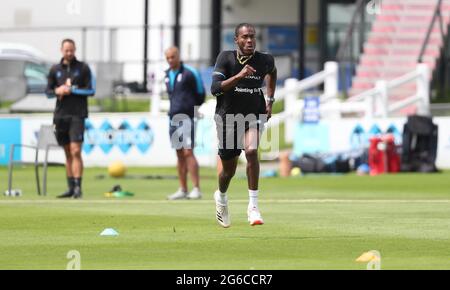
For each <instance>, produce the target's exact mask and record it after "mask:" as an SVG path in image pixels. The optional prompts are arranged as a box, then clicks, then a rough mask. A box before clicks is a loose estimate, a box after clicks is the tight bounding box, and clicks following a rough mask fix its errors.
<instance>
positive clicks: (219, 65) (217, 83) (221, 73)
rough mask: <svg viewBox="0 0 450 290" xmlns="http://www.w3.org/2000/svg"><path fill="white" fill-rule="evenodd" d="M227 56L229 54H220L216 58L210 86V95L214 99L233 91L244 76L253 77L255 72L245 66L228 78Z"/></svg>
mask: <svg viewBox="0 0 450 290" xmlns="http://www.w3.org/2000/svg"><path fill="white" fill-rule="evenodd" d="M229 55H230V54H229V53H225V52H222V53H220V54H219V56H218V57H217V62H216V65H215V67H214V72H213V77H212V84H211V93H212V94H213V95H214V96H216V97H217V96H220V95H221V94H223V93H224V92H226V91H229V90H231V89H233V88H234V87H235V86H236V85H237V83H238V82H239V81H240V80H242V79H243V78H245V77H246V76H250V75H253V74H254V73H255V72H256V70H255V69H254V68H253V67H251V66H249V65H246V66H244V68H243V69H242V70H241V71H240V72H239V73H238V74H236V75H234V76H229V74H228V71H229V70H228V62H229V60H228V57H229Z"/></svg>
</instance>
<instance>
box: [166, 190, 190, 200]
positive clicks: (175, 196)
mask: <svg viewBox="0 0 450 290" xmlns="http://www.w3.org/2000/svg"><path fill="white" fill-rule="evenodd" d="M185 198H187V192H184V191H183V190H181V188H180V189H178V190H177V192H175V193H173V194H171V195H169V196H167V199H168V200H176V199H185Z"/></svg>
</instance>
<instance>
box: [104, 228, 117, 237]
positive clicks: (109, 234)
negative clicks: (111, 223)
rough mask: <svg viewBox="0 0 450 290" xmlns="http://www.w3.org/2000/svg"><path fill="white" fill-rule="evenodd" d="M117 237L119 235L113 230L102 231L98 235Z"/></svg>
mask: <svg viewBox="0 0 450 290" xmlns="http://www.w3.org/2000/svg"><path fill="white" fill-rule="evenodd" d="M118 235H119V233H118V232H117V231H116V230H115V229H112V228H107V229H104V230H103V232H101V234H100V236H118Z"/></svg>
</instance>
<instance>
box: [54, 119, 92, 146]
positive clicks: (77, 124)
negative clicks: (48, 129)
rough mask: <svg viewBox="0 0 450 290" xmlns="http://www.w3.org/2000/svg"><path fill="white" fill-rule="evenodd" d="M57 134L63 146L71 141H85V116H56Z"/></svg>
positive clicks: (57, 138)
mask: <svg viewBox="0 0 450 290" xmlns="http://www.w3.org/2000/svg"><path fill="white" fill-rule="evenodd" d="M53 124H54V125H55V136H56V140H57V141H58V144H59V145H61V146H64V145H67V144H69V143H83V141H84V118H80V117H75V116H67V117H54V118H53Z"/></svg>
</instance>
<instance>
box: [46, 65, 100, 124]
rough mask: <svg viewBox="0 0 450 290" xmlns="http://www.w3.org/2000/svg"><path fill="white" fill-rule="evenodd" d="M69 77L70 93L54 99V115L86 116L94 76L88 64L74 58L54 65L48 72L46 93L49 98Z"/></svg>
mask: <svg viewBox="0 0 450 290" xmlns="http://www.w3.org/2000/svg"><path fill="white" fill-rule="evenodd" d="M68 78H70V81H71V84H72V87H71V94H70V95H66V96H64V97H63V99H62V100H59V99H58V100H57V101H56V107H55V111H54V116H55V117H64V116H75V117H80V118H87V116H88V104H87V97H88V96H93V95H94V94H95V83H94V78H93V76H92V74H91V70H90V69H89V66H88V65H87V64H85V63H84V62H81V61H78V60H77V59H76V58H74V59H73V60H72V62H71V63H70V64H69V65H66V64H64V63H63V60H61V62H60V63H58V64H56V65H54V66H53V67H52V68H51V69H50V72H49V74H48V83H47V90H46V94H47V96H48V97H49V98H51V97H55V89H56V88H57V87H59V86H62V85H64V84H65V83H66V81H67V79H68Z"/></svg>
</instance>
